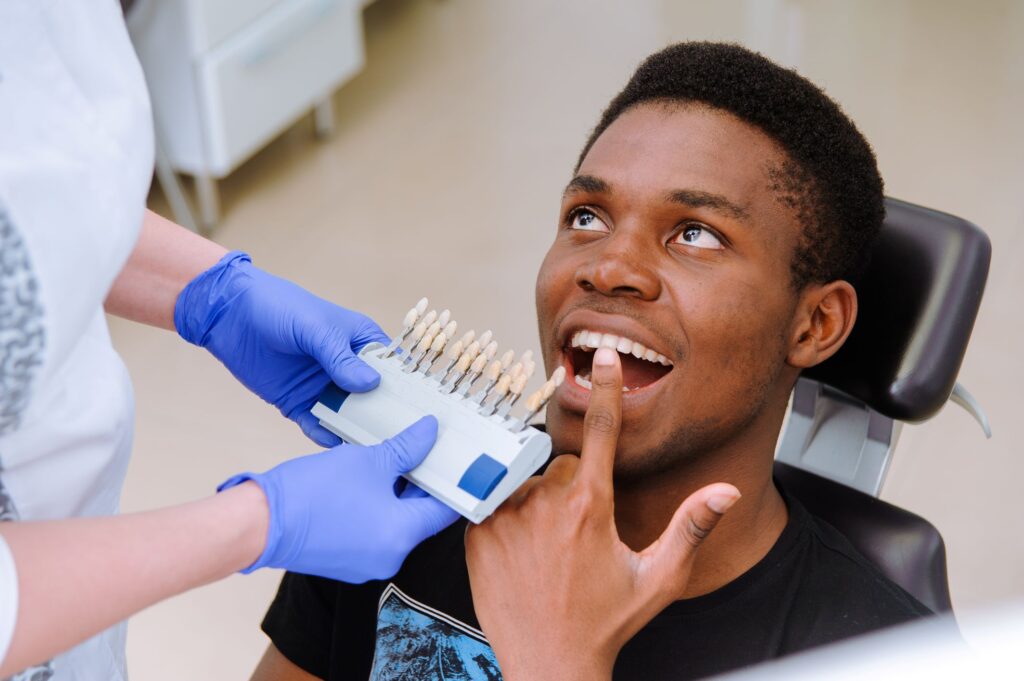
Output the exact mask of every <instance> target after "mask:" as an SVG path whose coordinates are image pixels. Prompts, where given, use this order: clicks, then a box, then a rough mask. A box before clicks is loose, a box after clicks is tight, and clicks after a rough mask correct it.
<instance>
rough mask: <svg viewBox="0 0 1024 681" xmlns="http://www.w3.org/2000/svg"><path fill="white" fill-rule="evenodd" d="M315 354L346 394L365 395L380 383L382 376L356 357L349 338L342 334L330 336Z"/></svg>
mask: <svg viewBox="0 0 1024 681" xmlns="http://www.w3.org/2000/svg"><path fill="white" fill-rule="evenodd" d="M313 354H314V356H315V358H316V360H317V361H318V362H320V366H322V367H323V368H324V371H326V372H327V375H328V376H329V377H330V378H331V380H332V381H334V382H335V383H336V384H337V385H338V387H339V388H341V389H342V390H344V391H346V392H350V393H364V392H366V391H367V390H373V389H374V388H376V387H377V385H378V384H379V383H380V374H378V373H377V372H376V371H374V370H373V368H371V367H370V366H369V365H368V364H366V362H364V361H363V360H361V359H359V358H358V357H356V355H355V353H354V352H352V348H351V346H350V345H349V341H348V338H345V337H342V335H341V334H330V335H329V336H328V337H327V338H326V339H325V340H324V341H323V342H322V344H321V346H320V347H319V348H317V349H316V351H315V352H314V353H313Z"/></svg>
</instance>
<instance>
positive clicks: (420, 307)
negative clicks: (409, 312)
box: [413, 298, 430, 316]
mask: <svg viewBox="0 0 1024 681" xmlns="http://www.w3.org/2000/svg"><path fill="white" fill-rule="evenodd" d="M429 304H430V301H428V300H427V299H426V298H420V300H419V302H418V303H416V307H414V308H413V309H414V310H416V316H419V315H421V314H423V313H424V312H426V311H427V305H429Z"/></svg>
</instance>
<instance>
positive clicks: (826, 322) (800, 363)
mask: <svg viewBox="0 0 1024 681" xmlns="http://www.w3.org/2000/svg"><path fill="white" fill-rule="evenodd" d="M856 319H857V292H856V291H855V290H854V288H853V286H851V285H850V283H849V282H846V281H842V280H837V281H833V282H829V283H828V284H822V285H815V284H812V285H810V286H808V287H807V288H806V289H804V292H803V293H802V294H801V295H800V300H799V302H798V303H797V307H796V314H795V316H794V319H793V332H792V334H791V336H790V346H789V354H788V355H787V357H786V361H787V362H788V363H789V364H790V365H791V366H793V367H796V368H797V369H808V368H810V367H812V366H814V365H816V364H821V363H822V362H824V361H825V360H826V359H828V358H829V357H831V356H832V355H834V354H836V352H837V351H838V350H839V348H841V347H842V346H843V343H845V342H846V338H847V337H848V336H849V335H850V331H851V330H852V329H853V323H854V322H855V321H856Z"/></svg>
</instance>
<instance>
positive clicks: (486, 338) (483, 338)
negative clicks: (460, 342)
mask: <svg viewBox="0 0 1024 681" xmlns="http://www.w3.org/2000/svg"><path fill="white" fill-rule="evenodd" d="M493 337H494V334H492V333H491V330H490V329H487V330H486V331H484V332H483V333H482V334H480V338H478V339H477V340H479V341H480V347H482V348H486V347H487V344H488V343H490V342H491V338H493ZM495 347H497V346H495Z"/></svg>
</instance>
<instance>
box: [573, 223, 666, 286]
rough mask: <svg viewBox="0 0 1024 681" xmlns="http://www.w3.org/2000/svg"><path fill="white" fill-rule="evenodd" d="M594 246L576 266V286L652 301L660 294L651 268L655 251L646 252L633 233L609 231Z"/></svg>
mask: <svg viewBox="0 0 1024 681" xmlns="http://www.w3.org/2000/svg"><path fill="white" fill-rule="evenodd" d="M596 245H597V244H595V246H596ZM598 248H599V250H598V251H597V252H596V253H595V254H594V256H593V257H591V258H589V259H587V260H586V261H584V262H582V263H581V264H580V267H579V268H578V269H577V271H576V285H577V286H579V287H580V288H582V289H583V290H585V291H596V292H598V293H601V294H604V295H606V296H629V297H633V298H639V299H640V300H656V299H657V298H658V296H659V295H661V278H660V277H659V276H658V275H657V272H656V271H655V269H654V262H655V259H656V258H657V254H656V253H649V252H647V251H648V250H650V249H648V248H644V246H643V245H642V244H640V243H638V239H637V237H636V236H633V235H631V234H629V233H628V232H627V231H626V230H620V231H618V232H613V233H612V234H611V235H610V236H608V237H607V238H606V239H605V240H604V241H602V242H601V244H600V246H599V247H598Z"/></svg>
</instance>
